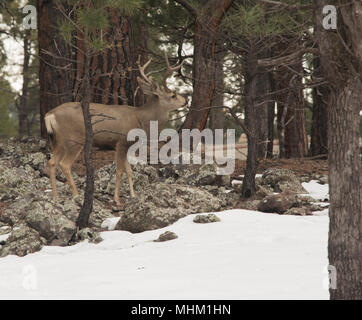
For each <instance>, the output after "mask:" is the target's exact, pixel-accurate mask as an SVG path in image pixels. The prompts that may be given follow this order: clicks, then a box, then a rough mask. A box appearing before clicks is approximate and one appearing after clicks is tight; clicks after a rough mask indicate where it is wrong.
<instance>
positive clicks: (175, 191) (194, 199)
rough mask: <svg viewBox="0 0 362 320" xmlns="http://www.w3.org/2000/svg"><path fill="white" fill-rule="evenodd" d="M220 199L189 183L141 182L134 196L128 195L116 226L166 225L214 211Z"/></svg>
mask: <svg viewBox="0 0 362 320" xmlns="http://www.w3.org/2000/svg"><path fill="white" fill-rule="evenodd" d="M221 207H222V202H221V201H220V200H219V199H218V198H216V197H214V196H212V195H211V194H210V193H209V192H207V191H206V190H202V189H197V188H193V187H190V186H181V185H178V184H173V185H169V184H166V183H158V184H155V185H150V186H145V187H144V189H143V191H142V193H140V194H139V195H138V198H128V199H126V203H125V206H124V211H123V212H121V213H120V220H119V221H118V223H117V225H116V230H126V231H130V232H143V231H146V230H153V229H158V228H163V227H166V226H168V225H170V224H172V223H174V222H176V221H177V220H179V219H180V218H182V217H184V216H186V215H188V214H192V213H201V212H210V211H218V210H220V209H221Z"/></svg>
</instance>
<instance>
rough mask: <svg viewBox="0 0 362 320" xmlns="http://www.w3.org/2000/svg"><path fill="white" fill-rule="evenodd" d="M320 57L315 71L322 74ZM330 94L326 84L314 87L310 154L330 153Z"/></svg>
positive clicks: (315, 61)
mask: <svg viewBox="0 0 362 320" xmlns="http://www.w3.org/2000/svg"><path fill="white" fill-rule="evenodd" d="M320 69H321V66H320V61H319V58H318V57H316V58H315V59H314V73H315V75H316V76H322V75H321V71H320ZM328 95H329V89H328V87H327V86H326V85H322V86H320V87H316V88H314V89H313V116H312V129H311V144H310V152H309V153H310V155H311V156H317V155H321V154H327V153H328V132H327V128H328V126H327V123H328Z"/></svg>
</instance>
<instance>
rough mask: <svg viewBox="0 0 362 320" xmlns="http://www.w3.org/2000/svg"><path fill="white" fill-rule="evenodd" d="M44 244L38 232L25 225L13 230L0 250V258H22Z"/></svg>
mask: <svg viewBox="0 0 362 320" xmlns="http://www.w3.org/2000/svg"><path fill="white" fill-rule="evenodd" d="M45 244H46V240H45V239H44V238H42V237H41V236H40V235H39V233H38V232H36V231H35V230H34V229H32V228H29V227H28V226H26V225H20V226H18V227H16V228H14V229H13V231H12V233H11V234H10V236H9V237H8V238H7V240H6V242H5V245H4V246H2V247H1V248H0V257H5V256H7V255H10V254H13V255H17V256H19V257H23V256H25V255H27V254H29V253H33V252H37V251H39V250H41V248H42V247H43V246H44V245H45Z"/></svg>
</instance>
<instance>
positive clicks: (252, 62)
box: [241, 44, 268, 198]
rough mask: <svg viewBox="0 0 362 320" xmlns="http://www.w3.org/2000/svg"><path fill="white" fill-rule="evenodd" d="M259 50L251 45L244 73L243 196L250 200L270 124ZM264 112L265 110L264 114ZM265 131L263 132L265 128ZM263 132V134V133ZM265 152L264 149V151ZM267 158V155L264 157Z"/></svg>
mask: <svg viewBox="0 0 362 320" xmlns="http://www.w3.org/2000/svg"><path fill="white" fill-rule="evenodd" d="M256 50H257V49H256V48H254V47H253V45H252V44H251V45H249V52H247V53H246V57H245V60H244V63H243V72H244V80H245V83H244V110H245V126H246V128H247V132H246V135H247V139H248V155H247V161H246V169H245V176H244V179H243V187H242V191H241V192H242V196H243V197H245V198H249V197H251V196H253V195H254V194H255V191H256V186H255V175H256V170H257V168H258V153H259V152H260V149H259V148H260V142H261V141H265V140H261V139H267V132H268V131H267V125H262V123H266V124H267V122H268V114H267V105H266V103H263V102H264V99H265V95H266V91H265V90H266V87H267V86H266V85H261V84H260V82H261V81H263V80H265V74H266V73H265V70H263V68H261V67H258V65H257V59H258V55H257V51H256ZM262 110H265V112H263V111H262ZM262 127H263V128H264V129H265V130H263V128H262ZM262 132H263V133H262ZM264 134H265V135H266V136H265V137H264ZM263 150H264V149H263ZM263 156H265V154H264V155H263Z"/></svg>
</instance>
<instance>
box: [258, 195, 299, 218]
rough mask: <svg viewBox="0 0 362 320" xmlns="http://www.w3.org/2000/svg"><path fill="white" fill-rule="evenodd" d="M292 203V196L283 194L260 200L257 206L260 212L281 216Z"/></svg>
mask: <svg viewBox="0 0 362 320" xmlns="http://www.w3.org/2000/svg"><path fill="white" fill-rule="evenodd" d="M294 202H295V196H294V195H290V194H285V193H281V194H274V195H270V196H268V197H266V198H265V199H264V200H261V201H260V202H259V205H258V210H259V211H262V212H271V213H280V214H283V213H284V212H286V211H287V210H288V209H290V208H291V207H292V206H293V204H294Z"/></svg>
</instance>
